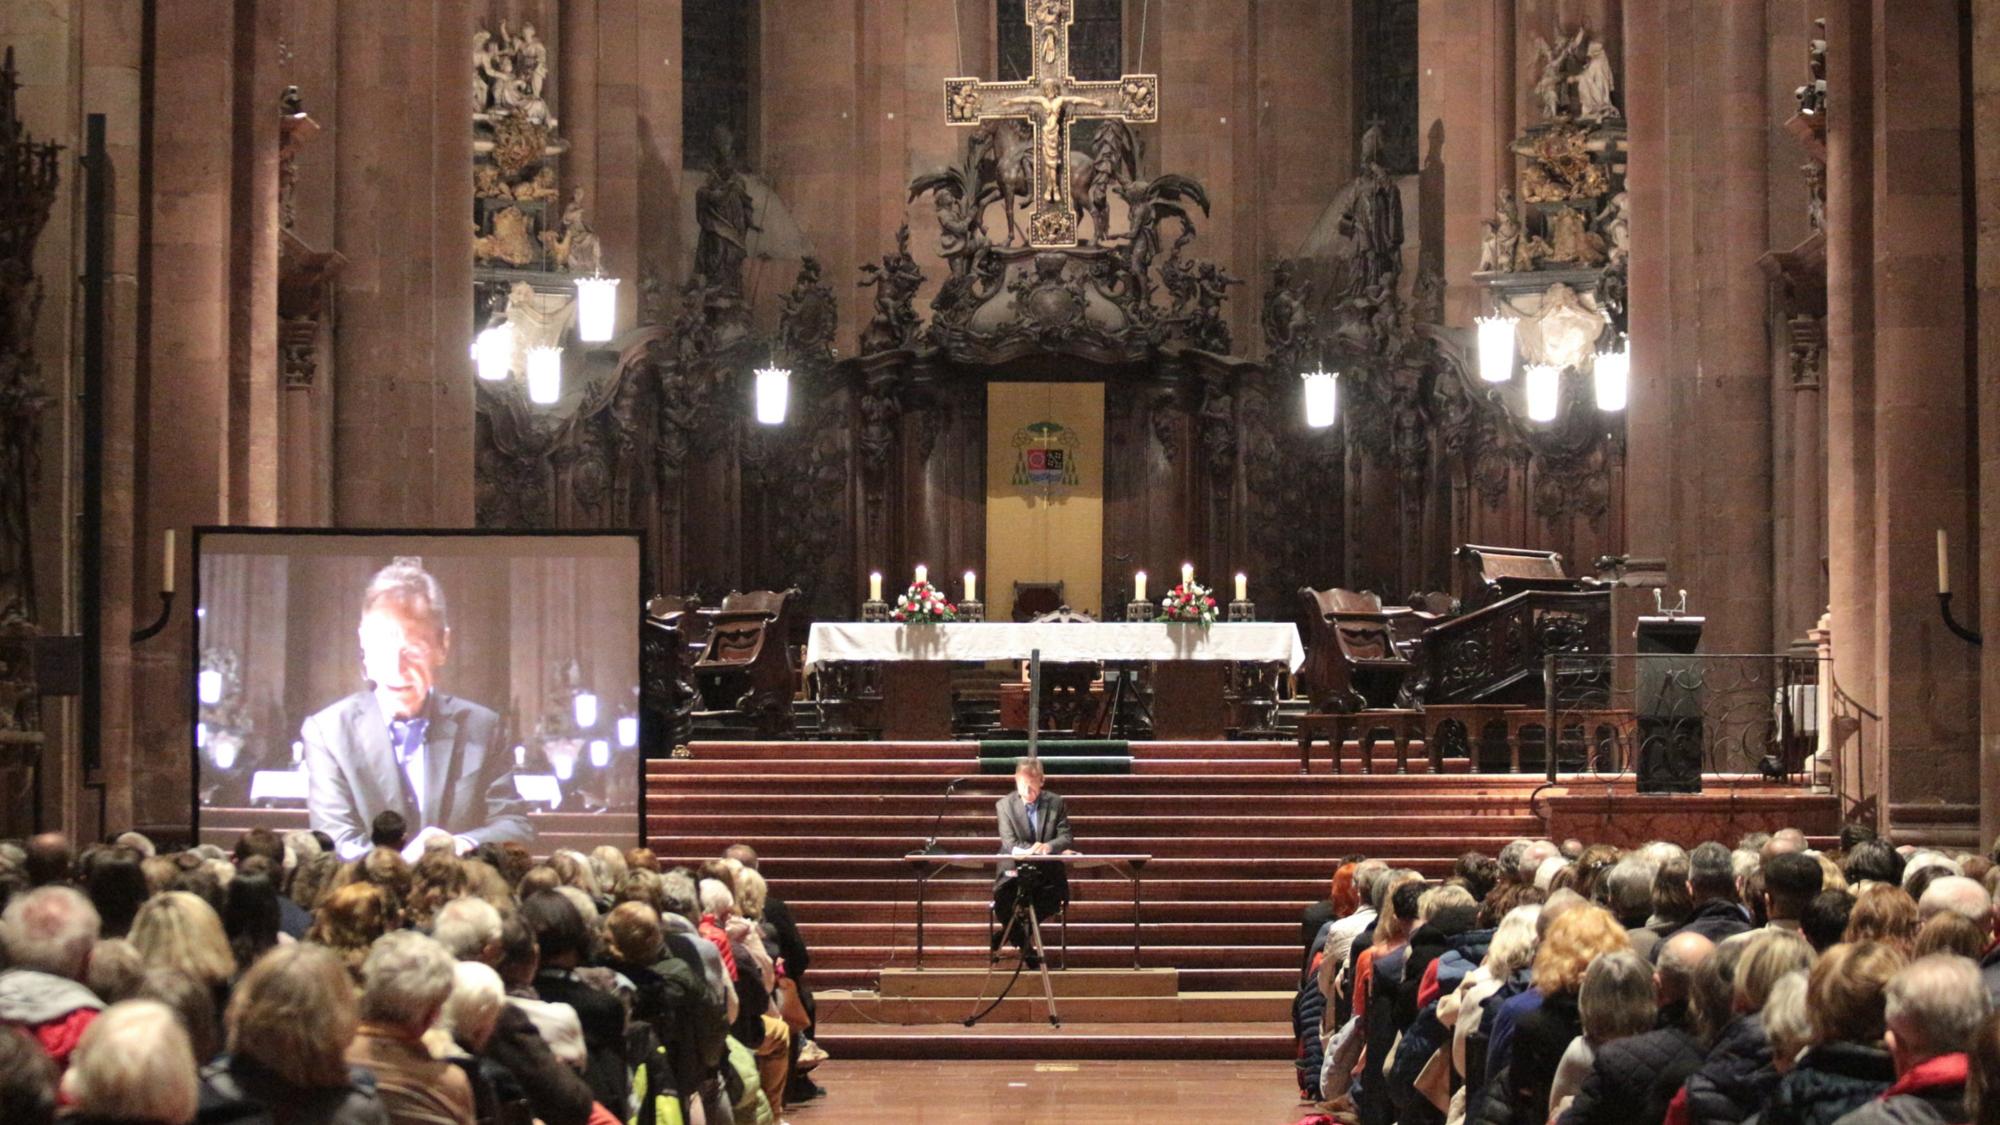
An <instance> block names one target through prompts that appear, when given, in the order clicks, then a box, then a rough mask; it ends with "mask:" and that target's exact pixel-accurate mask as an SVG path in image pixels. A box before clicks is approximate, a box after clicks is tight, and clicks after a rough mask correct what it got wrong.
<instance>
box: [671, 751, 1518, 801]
mask: <svg viewBox="0 0 2000 1125" xmlns="http://www.w3.org/2000/svg"><path fill="white" fill-rule="evenodd" d="M838 764H839V765H841V766H843V767H844V766H846V765H847V764H848V763H845V762H842V763H838ZM715 765H716V763H694V762H690V763H687V766H688V768H687V769H685V770H658V769H649V770H648V772H647V777H646V796H647V800H648V802H649V803H650V802H651V801H652V800H653V799H655V798H658V797H662V796H670V795H683V796H688V795H702V794H707V793H740V792H742V791H743V789H744V786H745V785H746V784H747V783H748V782H749V781H750V778H749V777H748V776H746V774H745V771H743V770H717V769H715V768H714V767H715ZM1202 765H1204V766H1205V767H1207V769H1206V772H1196V773H1188V774H1172V775H1168V774H1148V773H1137V774H1065V775H1063V776H1062V777H1060V778H1058V779H1056V784H1053V785H1052V786H1051V788H1052V789H1053V790H1054V791H1055V792H1058V793H1061V794H1063V795H1064V796H1082V795H1095V794H1102V795H1108V796H1125V797H1143V796H1155V795H1160V794H1187V793H1198V794H1202V795H1204V796H1228V795H1231V794H1237V795H1251V796H1268V795H1285V796H1322V795H1324V796H1338V797H1354V798H1360V797H1370V798H1374V799H1376V800H1384V799H1386V800H1392V801H1396V802H1407V803H1411V804H1414V805H1418V806H1427V805H1429V804H1432V803H1436V802H1450V801H1460V802H1464V801H1479V800H1501V799H1505V800H1513V801H1518V802H1520V803H1521V805H1522V806H1523V807H1526V804H1527V802H1528V800H1529V799H1530V797H1531V796H1532V795H1533V793H1534V792H1535V790H1536V789H1537V788H1538V787H1539V786H1540V785H1541V784H1542V781H1541V779H1540V778H1535V777H1528V776H1525V775H1522V776H1511V775H1502V774H1490V773H1467V774H1443V775H1435V774H1388V773H1376V774H1362V773H1347V774H1339V775H1335V774H1332V773H1328V772H1327V771H1326V770H1324V769H1318V770H1315V771H1314V772H1312V773H1310V774H1301V773H1299V772H1298V766H1297V763H1296V762H1295V763H1293V766H1292V771H1291V773H1289V774H1286V773H1284V772H1283V771H1278V772H1275V773H1271V772H1266V773H1258V774H1243V773H1230V772H1226V771H1222V770H1218V769H1215V768H1214V766H1215V763H1202ZM697 767H699V768H697ZM954 777H965V778H969V780H967V781H965V782H962V783H961V784H960V785H959V787H958V793H960V794H967V795H972V794H984V795H987V796H989V797H992V798H998V797H1000V796H1002V795H1004V794H1005V793H1007V791H1008V790H1010V789H1012V788H1013V784H1012V782H1011V780H1010V779H1008V778H1006V777H1001V776H981V775H976V774H967V773H965V772H963V771H959V772H953V771H950V770H945V771H939V772H934V773H929V774H923V775H914V776H913V775H910V774H907V773H902V772H888V773H884V772H880V771H878V772H874V773H867V772H860V771H851V770H845V769H843V770H841V771H838V772H829V773H820V774H788V775H784V776H764V775H763V773H761V772H760V773H759V774H758V775H757V776H756V778H755V782H756V785H757V787H758V789H759V790H760V791H762V792H764V793H766V794H769V795H772V796H782V795H785V794H788V793H789V794H791V795H795V796H798V795H810V796H820V797H838V796H851V795H869V796H876V795H880V796H895V795H905V796H928V797H930V798H932V799H933V800H935V799H939V798H941V797H942V796H943V795H944V790H945V786H946V785H947V784H948V783H950V782H951V780H952V779H953V778H954Z"/></svg>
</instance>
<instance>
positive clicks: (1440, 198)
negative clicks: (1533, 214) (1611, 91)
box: [1417, 0, 1520, 327]
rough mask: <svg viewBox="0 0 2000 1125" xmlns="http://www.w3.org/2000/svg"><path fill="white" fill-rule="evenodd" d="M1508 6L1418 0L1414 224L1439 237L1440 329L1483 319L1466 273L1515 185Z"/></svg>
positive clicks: (1476, 0)
mask: <svg viewBox="0 0 2000 1125" xmlns="http://www.w3.org/2000/svg"><path fill="white" fill-rule="evenodd" d="M1513 8H1514V4H1513V0H1420V2H1419V5H1418V9H1417V36H1418V46H1417V51H1418V67H1417V73H1418V82H1417V88H1418V98H1417V102H1418V107H1419V108H1418V113H1417V122H1418V124H1417V128H1418V134H1419V135H1418V145H1419V148H1420V149H1421V151H1422V152H1423V153H1424V155H1423V157H1422V160H1423V167H1422V171H1421V173H1420V175H1419V185H1420V186H1419V191H1420V193H1421V195H1422V197H1423V198H1422V202H1421V204H1420V208H1421V213H1422V215H1423V219H1422V220H1421V221H1420V223H1419V226H1420V227H1421V228H1423V233H1424V236H1425V237H1426V238H1433V237H1434V238H1437V239H1438V242H1439V245H1440V247H1441V255H1440V257H1441V261H1440V265H1441V267H1442V268H1443V270H1444V280H1445V322H1446V323H1447V324H1452V325H1457V326H1460V327H1465V326H1469V325H1470V324H1471V323H1472V318H1473V317H1475V316H1478V315H1481V314H1483V313H1485V312H1486V311H1487V300H1486V297H1485V294H1484V293H1483V292H1482V291H1481V290H1480V289H1479V288H1478V287H1476V286H1474V285H1473V284H1472V271H1473V269H1474V267H1476V266H1477V265H1478V264H1479V242H1480V238H1481V235H1482V234H1483V225H1482V224H1484V223H1485V221H1486V220H1487V219H1490V218H1492V216H1493V200H1494V195H1495V193H1496V192H1497V191H1498V190H1499V189H1500V188H1501V187H1504V186H1507V185H1510V184H1512V183H1513V182H1514V166H1515V160H1514V157H1513V154H1512V153H1510V152H1509V151H1508V150H1507V146H1508V144H1509V142H1511V141H1512V140H1513V133H1514V123H1515V112H1514V99H1515V97H1516V88H1517V87H1518V86H1519V82H1518V81H1517V78H1518V74H1519V73H1520V71H1519V68H1517V67H1516V65H1515V60H1514V57H1513V52H1514V40H1513V37H1512V34H1511V32H1512V28H1513V26H1514V21H1513V15H1514V13H1513ZM1433 215H1435V216H1436V220H1435V225H1436V226H1437V227H1438V229H1436V230H1432V229H1429V228H1430V227H1431V226H1433V218H1432V217H1433Z"/></svg>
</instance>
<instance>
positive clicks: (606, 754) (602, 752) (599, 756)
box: [590, 738, 611, 770]
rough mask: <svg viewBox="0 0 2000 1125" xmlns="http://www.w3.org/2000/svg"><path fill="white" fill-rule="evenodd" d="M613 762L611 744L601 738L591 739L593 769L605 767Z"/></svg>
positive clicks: (591, 763)
mask: <svg viewBox="0 0 2000 1125" xmlns="http://www.w3.org/2000/svg"><path fill="white" fill-rule="evenodd" d="M610 764H611V744H610V743H609V742H606V741H604V740H603V739H601V738H593V739H591V740H590V765H591V768H592V769H600V770H601V769H603V768H604V767H605V766H608V765H610Z"/></svg>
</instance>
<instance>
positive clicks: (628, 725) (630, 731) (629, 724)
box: [618, 715, 639, 750]
mask: <svg viewBox="0 0 2000 1125" xmlns="http://www.w3.org/2000/svg"><path fill="white" fill-rule="evenodd" d="M618 745H620V746H623V747H624V748H625V749H627V750H630V749H631V748H633V747H634V746H637V745H639V716H637V715H622V716H620V717H619V719H618Z"/></svg>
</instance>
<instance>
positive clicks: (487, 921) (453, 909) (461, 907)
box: [431, 896, 500, 961]
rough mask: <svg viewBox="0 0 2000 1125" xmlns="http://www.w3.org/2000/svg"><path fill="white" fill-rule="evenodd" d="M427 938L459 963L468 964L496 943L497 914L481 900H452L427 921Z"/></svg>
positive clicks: (498, 926)
mask: <svg viewBox="0 0 2000 1125" xmlns="http://www.w3.org/2000/svg"><path fill="white" fill-rule="evenodd" d="M431 937H433V938H435V939H436V940H437V943H438V944H439V945H442V946H444V948H445V951H446V952H447V953H450V954H451V955H452V956H453V957H456V958H458V959H459V960H461V961H470V960H473V959H474V958H477V957H478V956H479V955H480V953H482V952H484V951H485V950H486V948H487V947H488V946H490V945H492V944H493V943H494V942H496V941H499V940H500V912H499V911H498V910H495V909H494V908H493V904H492V903H490V902H487V901H486V900H485V899H483V898H473V897H471V896H467V897H464V898H455V899H452V900H451V901H450V902H447V903H445V904H444V905H443V906H442V907H440V908H439V909H438V912H437V917H435V918H433V919H431Z"/></svg>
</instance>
